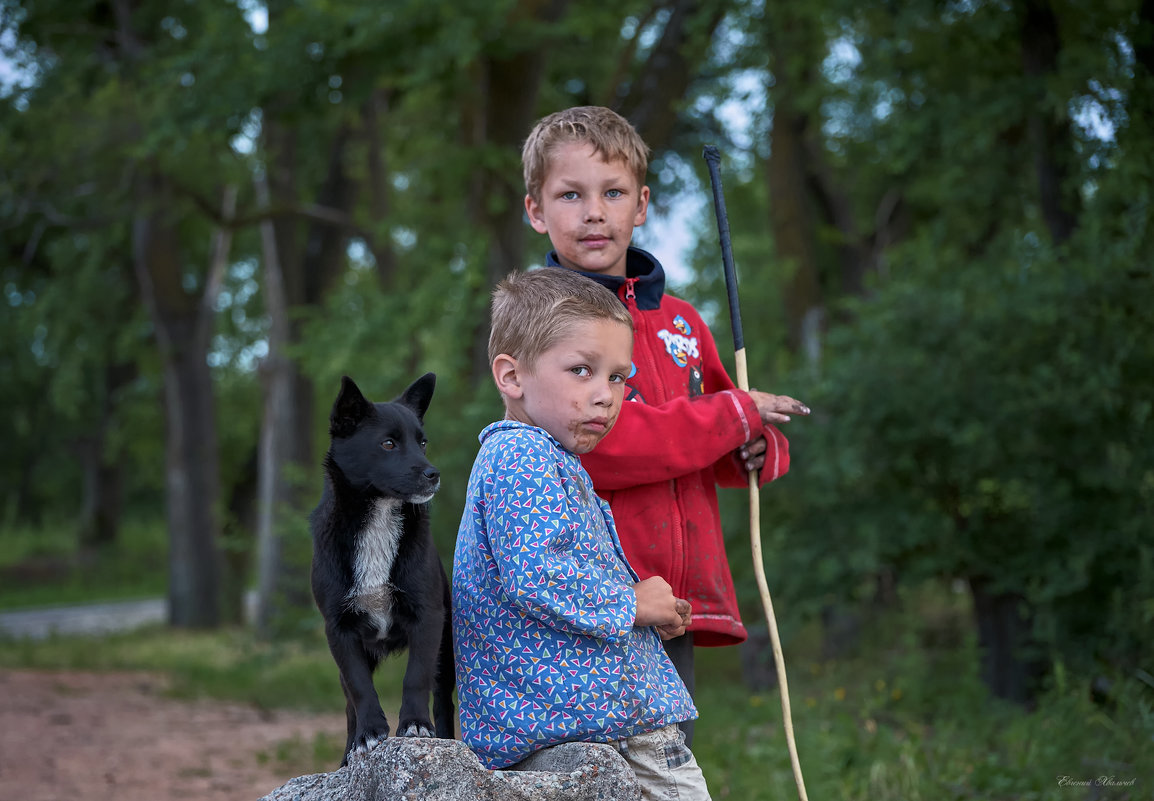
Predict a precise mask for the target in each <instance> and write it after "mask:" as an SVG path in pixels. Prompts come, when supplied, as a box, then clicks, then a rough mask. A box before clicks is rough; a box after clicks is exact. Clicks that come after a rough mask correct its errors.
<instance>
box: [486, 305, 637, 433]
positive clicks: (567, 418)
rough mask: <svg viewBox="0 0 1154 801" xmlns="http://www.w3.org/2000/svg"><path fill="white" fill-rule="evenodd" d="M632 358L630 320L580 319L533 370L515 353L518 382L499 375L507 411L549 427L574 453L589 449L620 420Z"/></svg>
mask: <svg viewBox="0 0 1154 801" xmlns="http://www.w3.org/2000/svg"><path fill="white" fill-rule="evenodd" d="M503 356H504V354H502V356H498V357H497V359H496V360H495V362H496V363H498V364H495V365H494V369H495V370H499V369H500V368H499V366H498V365H499V363H500V362H501V360H502V357H503ZM504 358H508V357H504ZM632 358H633V331H632V330H631V329H630V328H629V326H626V325H624V324H622V323H619V322H616V321H613V320H587V321H582V322H579V323H576V324H575V325H574V326H573V328H572V330H571V331H570V332H569V333H568V334H567V335H566V336H565V337H564V338H563V339H562V340H561V341H560V342H558V343H557V344H556V345H554V346H553V347H551V348H549V349H548V350H546V351H545V352H544V353H542V354H541V356H540V357H538V359H537V363H536V364H535V365H534V367H533V369H532V370H531V371H530V370H524V369H522V368H520V367H519V366H518V365H517V364H516V362H515V360H512V359H509V361H510V362H511V363H512V365H513V372H514V375H513V376H512V383H511V384H505V385H503V384H502V381H501V378H500V376H497V379H498V380H497V385H498V387H499V388H500V389H501V392H502V394H504V396H505V409H506V417H507V418H508V419H510V420H519V421H520V422H522V423H528V424H529V425H534V426H538V427H540V428H543V429H545V430H546V431H548V432H549V434H550V435H551V436H552V437H553V438H554V439H556V440H557V441H558V442H560V443H561V444H562V445H564V446H565V448H566V449H568V450H569V451H571V452H572V453H576V454H582V453H588V452H589V451H591V450H593V448H594V446H596V445H597V443H598V442H600V441H601V439H602V438H603V437H604V436H605V435H606V434H608V433H609V430H610V429H611V428H613V424H614V423H616V422H617V415H618V414H619V413H620V412H621V404H622V401H623V399H624V395H625V379H626V378H628V377H629V371H630V367H631V364H632Z"/></svg>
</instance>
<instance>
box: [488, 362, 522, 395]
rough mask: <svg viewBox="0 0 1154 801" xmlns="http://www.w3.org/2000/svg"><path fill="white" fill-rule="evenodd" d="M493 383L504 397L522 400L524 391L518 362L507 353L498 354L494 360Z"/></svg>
mask: <svg viewBox="0 0 1154 801" xmlns="http://www.w3.org/2000/svg"><path fill="white" fill-rule="evenodd" d="M493 383H495V384H496V385H497V391H498V392H500V393H501V395H502V396H503V397H506V398H512V399H513V400H518V399H520V397H521V396H522V395H523V394H524V390H523V389H522V388H521V378H520V373H519V372H518V366H517V360H516V359H514V358H513V357H512V356H510V355H509V354H507V353H501V354H498V355H497V356H496V357H495V358H494V359H493Z"/></svg>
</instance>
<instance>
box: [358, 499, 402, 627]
mask: <svg viewBox="0 0 1154 801" xmlns="http://www.w3.org/2000/svg"><path fill="white" fill-rule="evenodd" d="M401 529H402V521H401V501H398V500H393V499H380V500H378V501H376V504H375V508H374V509H373V513H372V514H371V515H370V517H369V521H368V523H367V524H366V525H365V528H364V530H363V531H361V533H360V538H359V539H358V540H357V548H356V553H355V554H354V556H353V586H352V588H351V589H350V590H349V597H348V601H349V605H350V606H354V607H356V608H358V609H361V610H362V611H363V612H365V613H366V614H367V615H369V617H370V618H372V620H373V622H374V623H375V624H376V626H377V628H378V629H379V634H378V636H379V637H382V638H383V637H384V636H385V635H386V634H387V633H388V631H389V625H390V623H391V622H392V611H393V586H392V584H390V583H389V576H390V574H391V573H392V571H393V562H394V561H395V560H396V558H397V546H398V544H399V543H400V541H401Z"/></svg>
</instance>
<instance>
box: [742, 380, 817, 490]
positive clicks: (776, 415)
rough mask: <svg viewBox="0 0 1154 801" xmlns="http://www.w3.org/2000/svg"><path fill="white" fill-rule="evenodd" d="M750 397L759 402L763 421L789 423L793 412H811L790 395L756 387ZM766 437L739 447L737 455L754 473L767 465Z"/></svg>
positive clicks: (747, 468)
mask: <svg viewBox="0 0 1154 801" xmlns="http://www.w3.org/2000/svg"><path fill="white" fill-rule="evenodd" d="M749 397H751V398H753V400H754V402H755V403H756V404H757V411H758V414H760V415H761V421H762V422H763V423H766V424H769V423H788V422H789V421H790V417H789V415H790V414H791V413H792V414H802V415H805V414H809V407H808V406H806V405H805V404H804V403H802V402H801V401H799V400H794V399H793V398H791V397H789V396H788V395H770V394H769V393H768V392H758V391H757V390H756V389H751V390H750V391H749ZM765 450H766V442H765V437H758V438H757V439H755V440H752V441H751V442H747V443H745V444H744V445H742V446H741V447H740V448H738V449H737V457H738V458H739V459H741V461H742V463H743V464H744V465H745V469H746V470H748V471H749V472H750V473H753V472H755V471H757V470H760V469H761V468H763V467H765Z"/></svg>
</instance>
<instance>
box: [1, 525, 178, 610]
mask: <svg viewBox="0 0 1154 801" xmlns="http://www.w3.org/2000/svg"><path fill="white" fill-rule="evenodd" d="M167 560H168V541H167V535H166V532H165V529H164V525H163V524H162V523H161V522H160V521H159V520H157V519H156V518H151V517H150V518H144V517H142V518H139V519H137V518H130V519H129V520H128V521H126V523H125V525H124V527H123V529H122V531H121V536H120V537H119V539H118V541H117V543H116V544H115V546H112V547H106V548H103V549H100V550H97V551H95V552H92V551H81V549H80V547H79V543H78V540H77V531H76V527H75V526H74V525H71V524H69V523H67V522H55V523H49V524H46V525H43V526H36V527H32V526H26V525H25V526H20V525H13V526H5V527H4V529H2V530H0V609H16V608H22V607H35V606H50V605H57V604H79V603H91V602H93V601H118V600H125V599H132V598H149V597H155V596H162V595H164V594H165V592H166V591H167V587H168V580H167V572H166V565H167Z"/></svg>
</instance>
